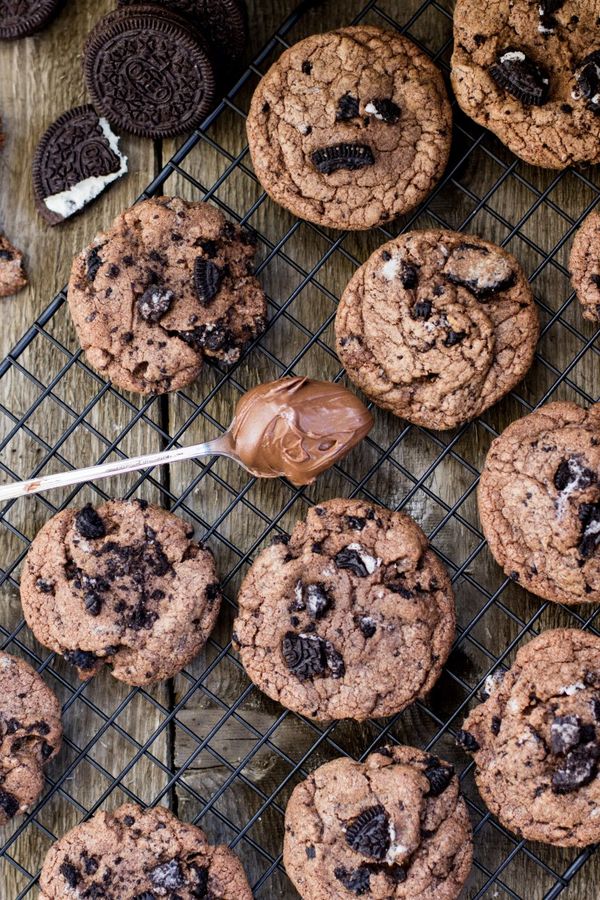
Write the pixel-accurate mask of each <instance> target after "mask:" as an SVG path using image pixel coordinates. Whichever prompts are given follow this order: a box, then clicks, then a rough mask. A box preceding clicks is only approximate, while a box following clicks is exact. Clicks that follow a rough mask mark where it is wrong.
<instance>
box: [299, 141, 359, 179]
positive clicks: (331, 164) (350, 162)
mask: <svg viewBox="0 0 600 900" xmlns="http://www.w3.org/2000/svg"><path fill="white" fill-rule="evenodd" d="M311 160H312V163H313V165H314V167H315V168H316V169H318V171H319V172H321V174H322V175H331V173H332V172H338V171H339V170H340V169H349V170H351V171H353V170H355V169H364V168H365V166H372V165H374V163H375V157H374V156H373V151H372V150H371V148H370V147H369V145H368V144H334V145H333V146H330V147H320V148H319V149H317V150H314V151H313V153H312V155H311Z"/></svg>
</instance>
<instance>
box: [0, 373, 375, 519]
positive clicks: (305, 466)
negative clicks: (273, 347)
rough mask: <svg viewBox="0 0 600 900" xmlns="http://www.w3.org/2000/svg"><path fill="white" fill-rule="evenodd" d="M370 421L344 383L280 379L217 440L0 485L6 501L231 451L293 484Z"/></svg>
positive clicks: (260, 472) (345, 447)
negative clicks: (287, 479) (51, 489)
mask: <svg viewBox="0 0 600 900" xmlns="http://www.w3.org/2000/svg"><path fill="white" fill-rule="evenodd" d="M372 426H373V416H372V415H371V413H370V412H369V410H368V409H367V408H366V406H364V404H363V403H361V401H360V400H359V399H358V397H356V396H355V395H354V394H353V393H352V392H351V391H349V390H347V388H345V387H343V386H342V385H340V384H334V383H332V382H330V381H313V380H312V379H310V378H280V379H279V380H278V381H271V382H267V383H266V384H260V385H258V386H257V387H255V388H252V390H250V391H248V393H246V394H244V396H243V397H242V398H241V399H240V401H239V402H238V405H237V407H236V411H235V416H234V419H233V422H232V423H231V425H230V427H229V428H228V430H227V431H226V432H225V433H224V434H222V435H221V436H220V437H218V438H215V440H213V441H207V442H206V443H204V444H195V445H194V446H192V447H176V448H174V449H172V450H163V451H161V452H160V453H149V454H146V455H144V456H135V457H132V458H131V459H122V460H117V461H116V462H110V463H104V464H103V465H100V466H88V467H87V468H85V469H73V470H71V471H69V472H59V473H57V474H56V475H45V476H42V477H40V478H33V479H31V480H30V481H16V482H13V483H12V484H7V485H0V502H1V501H2V500H11V499H13V498H15V497H22V496H25V495H27V494H39V493H40V492H41V491H47V490H50V488H55V487H67V486H70V485H73V484H82V483H83V482H84V481H95V480H96V479H98V478H107V477H108V476H110V475H122V474H123V473H124V472H137V471H139V470H140V469H147V468H151V467H152V466H160V465H163V464H164V463H171V462H177V461H179V460H182V459H192V458H194V457H198V456H228V457H230V458H231V459H234V460H235V461H236V462H238V463H239V464H240V465H241V466H243V467H244V468H245V469H247V470H248V471H249V472H251V473H252V474H253V475H257V476H259V477H261V478H276V477H277V476H285V477H286V478H289V480H290V481H291V482H292V483H293V484H295V485H302V484H310V483H311V482H313V481H314V480H315V478H316V477H317V476H318V475H320V474H321V472H324V471H325V470H326V469H329V468H330V467H331V466H333V465H334V464H335V463H336V462H338V461H339V460H340V459H342V457H344V456H345V455H346V454H347V453H348V452H349V451H350V450H351V449H352V447H354V446H355V445H356V444H358V443H359V441H361V440H362V439H363V438H364V437H366V435H367V434H368V433H369V431H370V430H371V428H372Z"/></svg>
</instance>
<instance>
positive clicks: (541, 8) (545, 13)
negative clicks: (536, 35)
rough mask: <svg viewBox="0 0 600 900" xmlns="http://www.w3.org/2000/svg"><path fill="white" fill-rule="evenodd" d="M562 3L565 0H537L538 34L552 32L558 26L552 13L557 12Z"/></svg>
mask: <svg viewBox="0 0 600 900" xmlns="http://www.w3.org/2000/svg"><path fill="white" fill-rule="evenodd" d="M564 3H565V0H539V2H538V14H539V17H540V23H539V25H538V31H539V32H540V34H554V32H555V31H556V28H557V26H558V22H557V21H556V19H555V17H554V13H556V12H558V10H559V9H561V8H562V7H563V6H564Z"/></svg>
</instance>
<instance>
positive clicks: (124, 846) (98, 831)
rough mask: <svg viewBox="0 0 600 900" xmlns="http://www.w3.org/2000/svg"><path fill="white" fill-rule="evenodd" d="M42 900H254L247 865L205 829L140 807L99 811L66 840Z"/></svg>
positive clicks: (47, 864) (49, 866) (44, 878)
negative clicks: (74, 898)
mask: <svg viewBox="0 0 600 900" xmlns="http://www.w3.org/2000/svg"><path fill="white" fill-rule="evenodd" d="M40 889H41V893H40V900H59V898H61V900H62V898H63V897H66V896H78V897H82V898H83V897H86V898H87V897H89V898H96V897H97V898H105V900H125V898H131V900H158V898H160V897H172V898H176V897H177V898H179V900H198V898H206V900H208V898H215V900H216V898H219V897H223V898H225V897H235V898H236V900H252V891H251V890H250V887H249V885H248V881H247V879H246V875H245V873H244V870H243V868H242V864H241V863H240V861H239V860H238V858H237V856H236V855H235V853H233V852H232V851H231V850H230V849H229V848H228V847H226V846H224V845H218V846H213V845H211V844H209V843H208V839H207V837H206V835H205V833H204V832H203V831H202V829H200V828H198V827H197V826H195V825H188V824H187V823H186V822H181V821H180V820H179V819H178V818H176V817H175V816H174V815H173V813H171V812H169V810H168V809H164V808H163V807H162V806H157V807H155V808H154V809H145V810H144V809H142V808H141V807H140V806H136V805H135V804H134V803H126V804H125V805H123V806H119V807H118V808H117V809H115V810H114V811H113V812H105V811H104V810H102V811H100V812H97V813H96V814H95V815H94V816H93V817H92V818H91V819H88V821H86V822H81V823H80V824H79V825H76V826H75V828H72V829H71V830H70V831H69V832H67V834H65V835H64V836H63V837H62V838H60V840H58V841H57V842H56V843H55V844H54V845H53V846H52V847H50V850H49V851H48V853H47V855H46V859H45V861H44V865H43V867H42V872H41V875H40Z"/></svg>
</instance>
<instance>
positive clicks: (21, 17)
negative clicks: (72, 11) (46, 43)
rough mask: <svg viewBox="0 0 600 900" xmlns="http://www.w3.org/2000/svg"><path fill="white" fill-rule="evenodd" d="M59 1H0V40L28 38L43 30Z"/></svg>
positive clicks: (59, 3) (56, 8)
mask: <svg viewBox="0 0 600 900" xmlns="http://www.w3.org/2000/svg"><path fill="white" fill-rule="evenodd" d="M60 5H61V0H0V40H4V41H11V40H15V39H16V38H22V37H28V36H29V35H30V34H35V32H36V31H39V30H40V29H41V28H43V27H44V26H45V25H46V24H47V23H48V22H49V21H50V19H51V18H52V16H53V15H54V13H55V12H56V11H57V10H58V8H59V6H60Z"/></svg>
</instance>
